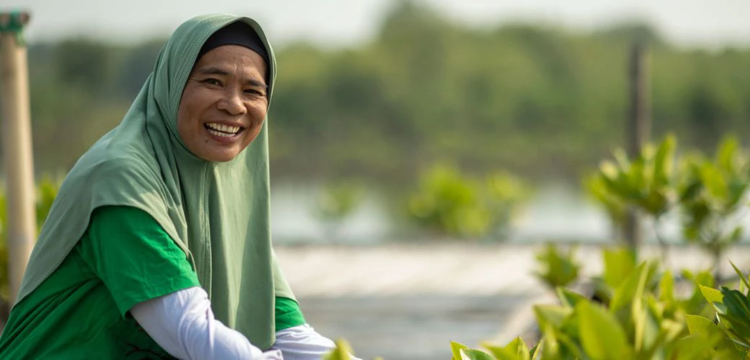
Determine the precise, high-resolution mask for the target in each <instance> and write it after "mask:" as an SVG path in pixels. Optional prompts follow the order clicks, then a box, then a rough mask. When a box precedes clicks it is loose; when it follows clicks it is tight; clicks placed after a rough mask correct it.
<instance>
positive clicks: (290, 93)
mask: <svg viewBox="0 0 750 360" xmlns="http://www.w3.org/2000/svg"><path fill="white" fill-rule="evenodd" d="M638 39H641V40H647V41H648V44H649V52H650V62H651V65H652V70H653V71H652V78H651V84H652V103H653V124H654V133H655V134H657V135H662V134H664V133H666V132H674V133H675V134H676V136H677V137H678V138H680V139H681V141H682V143H683V145H685V146H686V148H697V149H701V150H704V151H707V150H708V149H709V148H710V146H711V144H714V143H715V142H716V141H717V139H718V137H719V135H720V134H725V133H730V132H734V133H748V131H750V121H748V120H750V88H748V86H747V84H748V83H750V70H749V68H748V66H747V64H748V63H750V49H725V50H721V51H704V50H697V49H681V48H676V47H673V46H671V45H670V44H668V43H666V42H665V41H664V40H663V39H662V38H661V37H660V36H659V34H658V33H656V32H655V31H654V30H653V29H652V28H650V27H649V26H647V25H644V24H638V23H633V24H621V25H616V26H613V27H611V28H609V29H602V30H600V31H596V32H591V33H580V32H574V31H566V30H565V29H559V28H555V27H549V26H540V25H525V24H506V25H502V26H497V27H494V28H486V27H484V28H481V29H479V28H471V27H467V26H464V25H461V24H457V23H454V22H452V21H449V20H448V19H447V18H446V17H445V16H443V15H442V14H440V13H437V12H435V11H433V10H432V9H431V8H429V7H427V6H425V5H423V4H422V3H417V2H414V1H399V2H397V3H396V5H394V7H393V8H392V10H391V11H390V12H389V13H388V14H387V15H386V16H385V17H384V19H383V22H382V24H381V25H380V28H379V31H377V33H376V35H375V37H374V38H373V39H372V40H371V41H369V42H367V43H362V44H359V45H356V46H354V47H350V48H345V49H323V48H318V47H315V46H312V45H309V44H306V43H293V44H287V45H285V46H284V47H280V48H277V50H278V51H277V55H278V56H277V57H278V61H279V64H278V66H279V78H278V82H277V87H276V89H275V92H274V94H275V98H274V101H273V105H272V107H271V113H270V121H271V126H270V129H271V133H270V136H271V138H272V140H271V157H272V159H271V160H272V168H273V172H272V174H273V176H275V177H287V178H288V177H304V178H305V179H313V178H318V179H329V178H335V177H341V176H352V175H354V176H359V177H362V178H366V179H374V180H376V181H378V182H380V183H384V184H390V185H392V186H396V187H398V186H400V185H403V184H405V183H407V182H411V181H413V180H414V179H416V178H417V177H418V175H419V173H418V171H419V169H420V168H421V166H422V165H423V164H428V163H431V162H433V161H436V160H448V161H452V162H454V163H457V164H461V166H462V168H463V169H464V170H465V171H468V172H470V173H477V174H481V173H486V172H488V171H490V170H491V169H494V168H496V167H498V164H501V165H502V167H503V168H506V169H508V171H511V172H513V173H515V174H520V175H523V176H524V177H526V178H531V179H541V178H545V179H548V178H555V177H567V178H568V179H575V178H578V176H579V174H580V173H582V172H583V171H585V169H588V168H590V167H592V166H595V165H596V163H597V162H598V161H599V159H601V158H603V157H604V156H605V155H607V154H608V153H609V152H610V151H611V149H612V148H614V147H616V146H618V145H620V144H622V142H623V140H624V135H623V127H624V123H625V118H626V116H627V104H628V98H627V89H628V86H627V81H626V74H627V58H628V53H627V51H628V49H629V47H630V45H631V43H632V42H633V41H634V40H638ZM162 44H163V39H153V40H145V42H144V43H142V44H139V45H134V46H130V45H128V46H126V45H121V44H114V43H106V42H102V41H100V40H92V39H86V38H71V39H67V40H64V41H60V42H56V43H45V44H31V45H30V48H29V61H30V76H31V91H32V97H31V101H32V116H33V131H34V152H35V156H36V159H37V164H36V165H37V167H38V169H37V171H42V170H46V171H57V170H60V171H63V172H64V171H67V170H68V169H69V168H70V167H71V166H72V165H73V163H74V162H75V161H76V159H77V158H78V157H79V156H80V155H81V154H82V153H83V152H84V151H85V150H86V149H88V147H89V146H91V144H92V143H93V142H94V141H95V140H96V139H97V138H98V137H99V136H101V135H103V134H104V133H105V132H106V131H107V130H109V129H111V128H112V127H114V126H115V125H116V124H117V123H118V122H119V121H120V120H121V119H122V117H123V116H124V114H125V112H126V110H127V108H128V107H129V105H130V103H131V101H132V100H133V98H134V97H135V94H136V93H137V91H138V90H139V89H140V88H141V86H142V84H143V82H144V81H145V79H146V77H147V76H148V74H149V72H150V71H151V70H152V68H153V64H154V61H155V59H156V55H157V53H158V51H159V49H160V47H161V45H162Z"/></svg>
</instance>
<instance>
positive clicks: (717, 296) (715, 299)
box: [698, 284, 724, 304]
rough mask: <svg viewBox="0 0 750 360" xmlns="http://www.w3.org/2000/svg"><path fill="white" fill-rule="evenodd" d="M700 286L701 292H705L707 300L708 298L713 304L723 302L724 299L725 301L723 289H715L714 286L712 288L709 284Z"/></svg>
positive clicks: (704, 295)
mask: <svg viewBox="0 0 750 360" xmlns="http://www.w3.org/2000/svg"><path fill="white" fill-rule="evenodd" d="M698 286H699V287H700V289H701V293H702V294H703V297H705V298H706V300H708V302H709V303H711V304H714V303H719V304H721V303H723V301H724V295H722V294H721V291H719V290H716V289H713V288H710V287H707V286H703V285H700V284H699V285H698Z"/></svg>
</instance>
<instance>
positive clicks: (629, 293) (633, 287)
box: [610, 261, 656, 312]
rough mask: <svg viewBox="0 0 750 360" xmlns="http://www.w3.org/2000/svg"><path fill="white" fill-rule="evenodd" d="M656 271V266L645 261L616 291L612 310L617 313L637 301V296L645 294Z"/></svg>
mask: <svg viewBox="0 0 750 360" xmlns="http://www.w3.org/2000/svg"><path fill="white" fill-rule="evenodd" d="M655 270H656V264H655V263H653V262H650V261H645V262H643V263H641V264H640V265H638V268H637V269H636V270H635V272H633V273H632V274H630V276H628V278H627V279H626V280H625V282H624V283H622V284H621V285H620V287H618V288H617V290H616V291H615V295H614V296H613V297H612V303H611V304H610V310H611V311H612V312H616V311H617V310H620V309H622V308H624V307H625V306H626V305H627V304H629V303H630V302H631V301H632V300H633V299H635V298H636V296H637V294H643V288H644V286H645V284H646V283H647V281H648V279H649V277H650V276H651V275H652V274H653V272H654V271H655Z"/></svg>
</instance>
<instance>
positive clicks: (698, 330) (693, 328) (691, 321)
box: [686, 315, 738, 359]
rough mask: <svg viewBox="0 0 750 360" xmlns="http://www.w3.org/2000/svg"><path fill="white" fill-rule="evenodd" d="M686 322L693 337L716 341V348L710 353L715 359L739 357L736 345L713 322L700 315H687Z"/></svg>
mask: <svg viewBox="0 0 750 360" xmlns="http://www.w3.org/2000/svg"><path fill="white" fill-rule="evenodd" d="M686 320H687V325H688V330H689V331H690V334H691V335H693V334H698V335H702V336H705V337H706V338H709V339H716V341H715V344H714V346H713V347H712V348H711V349H710V352H711V353H712V354H713V355H714V357H713V358H715V359H731V358H733V357H735V358H736V357H737V355H738V352H737V350H736V349H735V347H734V343H733V342H732V341H731V340H730V339H729V338H728V337H727V336H726V334H725V333H724V331H723V330H721V329H720V328H719V327H718V326H716V324H714V323H713V321H711V320H709V319H706V318H704V317H703V316H698V315H687V316H686Z"/></svg>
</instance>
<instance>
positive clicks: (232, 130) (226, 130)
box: [206, 123, 240, 136]
mask: <svg viewBox="0 0 750 360" xmlns="http://www.w3.org/2000/svg"><path fill="white" fill-rule="evenodd" d="M206 126H207V127H209V128H210V129H211V130H216V131H210V130H209V131H210V132H211V133H212V134H214V133H216V132H219V131H220V132H222V133H223V134H222V135H219V136H225V135H226V136H232V135H235V134H237V132H239V131H240V127H239V126H228V125H223V124H217V123H207V124H206Z"/></svg>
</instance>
